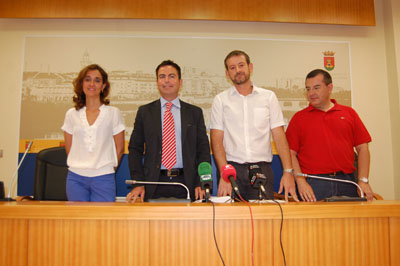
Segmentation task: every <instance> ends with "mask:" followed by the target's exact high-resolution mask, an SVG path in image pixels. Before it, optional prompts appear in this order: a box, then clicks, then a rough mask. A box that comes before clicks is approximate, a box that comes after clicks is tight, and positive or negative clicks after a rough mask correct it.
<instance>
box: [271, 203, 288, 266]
mask: <svg viewBox="0 0 400 266" xmlns="http://www.w3.org/2000/svg"><path fill="white" fill-rule="evenodd" d="M272 201H273V202H275V203H276V204H278V206H279V209H280V210H281V229H280V231H279V242H280V243H281V250H282V256H283V263H284V265H285V266H286V256H285V250H284V249H283V244H282V227H283V210H282V206H281V204H280V203H279V202H278V201H276V200H274V199H273V200H272Z"/></svg>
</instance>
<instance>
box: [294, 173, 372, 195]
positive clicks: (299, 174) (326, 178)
mask: <svg viewBox="0 0 400 266" xmlns="http://www.w3.org/2000/svg"><path fill="white" fill-rule="evenodd" d="M296 175H297V176H303V177H309V178H314V179H320V180H327V181H333V182H343V183H350V184H353V185H355V186H356V187H357V188H358V189H359V190H360V196H361V198H364V191H363V190H362V189H361V187H360V186H359V185H358V184H357V183H356V182H354V181H350V180H342V179H336V178H330V177H322V176H317V175H308V174H303V173H297V174H296Z"/></svg>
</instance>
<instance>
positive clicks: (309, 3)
mask: <svg viewBox="0 0 400 266" xmlns="http://www.w3.org/2000/svg"><path fill="white" fill-rule="evenodd" d="M0 17H3V18H118V19H127V18H136V19H190V20H232V21H266V22H294V23H319V24H342V25H375V12H374V1H373V0H329V1H326V0H323V1H321V0H279V1H276V0H251V1H242V0H231V1H224V0H203V1H195V0H170V1H162V0H147V1H139V0H57V1H48V0H13V1H0Z"/></svg>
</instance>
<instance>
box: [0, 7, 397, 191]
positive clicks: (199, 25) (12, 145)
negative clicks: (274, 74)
mask: <svg viewBox="0 0 400 266" xmlns="http://www.w3.org/2000/svg"><path fill="white" fill-rule="evenodd" d="M395 2H397V1H396V0H376V1H375V9H376V19H377V25H376V27H356V26H334V25H306V24H279V23H254V22H216V21H163V20H41V19H40V20H12V19H0V80H1V81H2V86H1V88H0V90H1V92H2V95H3V101H2V103H1V104H0V113H1V115H0V123H1V125H2V130H0V149H3V150H4V157H3V158H0V180H3V181H5V183H6V185H7V184H8V183H9V179H10V177H11V175H12V173H13V171H14V170H15V167H16V165H17V154H18V134H19V110H20V87H21V72H22V71H21V70H22V60H23V59H22V55H23V37H24V35H25V34H84V33H87V34H121V35H123V34H146V35H148V34H157V35H167V36H168V35H185V36H192V35H195V36H230V37H262V38H284V39H301V40H338V41H350V43H351V60H352V61H351V63H352V69H351V71H352V80H353V107H354V108H355V109H356V110H357V112H358V113H359V115H360V117H361V119H362V120H363V121H364V123H365V125H366V126H367V128H368V130H369V131H370V133H371V135H372V138H373V141H372V143H371V145H370V150H371V155H372V156H371V173H370V177H371V184H372V186H373V189H374V190H375V191H376V192H378V193H379V194H381V195H382V196H383V197H384V198H385V199H395V198H396V199H400V188H399V187H400V184H399V181H398V180H399V171H398V170H399V169H398V168H399V166H397V164H398V163H397V161H395V159H396V160H397V156H398V155H397V154H398V153H399V145H398V144H397V142H396V141H394V140H395V139H396V137H397V136H398V134H397V133H398V132H399V129H398V128H397V125H396V122H394V121H396V120H397V121H398V120H400V117H399V106H398V102H399V100H397V101H395V102H393V101H391V98H390V97H391V96H393V94H395V95H396V96H397V99H399V91H398V87H399V86H398V85H399V79H398V75H397V82H394V84H395V85H396V84H397V87H395V86H393V85H392V83H391V82H389V77H393V74H390V72H389V71H388V70H387V69H388V67H390V66H391V64H392V63H391V62H388V60H387V58H389V57H390V58H395V64H397V66H399V64H400V63H399V62H400V58H399V45H398V44H399V43H400V42H399V39H400V36H399V33H398V32H400V22H399V17H398V14H399V13H400V9H399V4H398V3H395ZM392 4H393V6H394V8H395V10H391V6H392ZM394 11H397V12H394ZM389 13H390V14H395V15H392V25H393V27H395V30H394V31H393V32H397V33H392V34H391V33H390V32H387V31H385V27H387V23H390V21H387V19H384V18H385V16H387V14H389ZM396 13H397V14H396ZM388 42H389V43H390V42H393V43H392V44H389V45H388ZM395 43H397V47H396V46H395V45H394V44H395ZM390 46H392V47H395V48H393V49H388V47H390ZM171 49H173V47H171ZM395 51H396V52H397V55H396V54H394V53H395ZM166 56H168V55H166ZM253 57H254V56H253ZM288 63H290V62H288ZM221 71H223V69H222V63H221ZM389 74H390V75H389ZM393 88H395V89H393ZM396 89H397V91H396ZM396 102H397V106H396ZM393 109H395V110H393Z"/></svg>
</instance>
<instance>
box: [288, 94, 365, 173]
mask: <svg viewBox="0 0 400 266" xmlns="http://www.w3.org/2000/svg"><path fill="white" fill-rule="evenodd" d="M331 101H332V102H333V103H334V104H335V105H334V106H333V107H332V108H331V109H330V110H328V111H327V112H324V111H321V110H318V109H315V108H314V107H312V106H311V105H309V106H308V107H307V108H305V109H303V110H301V111H299V112H297V113H296V114H295V115H294V116H293V118H292V119H291V120H290V123H289V126H288V128H287V130H286V136H287V139H288V142H289V147H290V149H291V150H294V151H296V152H297V159H298V161H299V163H300V167H301V171H302V172H303V173H306V174H326V173H332V172H338V171H343V172H344V173H352V172H354V170H355V168H354V147H355V146H358V145H360V144H363V143H368V142H371V136H370V135H369V133H368V131H367V129H366V128H365V126H364V124H363V123H362V121H361V119H360V117H359V116H358V115H357V113H356V112H355V111H354V109H353V108H351V107H348V106H344V105H340V104H338V103H336V101H335V100H334V99H331Z"/></svg>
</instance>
